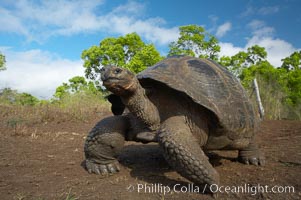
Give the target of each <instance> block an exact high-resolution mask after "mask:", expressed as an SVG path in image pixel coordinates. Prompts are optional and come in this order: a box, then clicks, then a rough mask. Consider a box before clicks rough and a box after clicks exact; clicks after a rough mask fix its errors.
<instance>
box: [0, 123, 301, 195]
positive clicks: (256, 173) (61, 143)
mask: <svg viewBox="0 0 301 200" xmlns="http://www.w3.org/2000/svg"><path fill="white" fill-rule="evenodd" d="M95 123H96V120H94V121H92V122H90V123H84V122H83V123H79V122H74V123H72V122H64V123H48V124H39V125H36V126H35V127H23V129H22V127H21V128H18V127H17V129H16V130H15V129H12V128H10V127H8V126H6V125H5V124H2V125H1V126H0V131H1V133H0V134H1V136H0V199H1V200H2V199H69V200H70V199H105V200H110V199H123V200H127V199H138V200H141V199H213V198H212V196H211V195H209V194H202V191H200V192H199V193H197V192H193V190H192V189H189V187H193V186H192V185H191V184H190V183H189V181H187V180H186V179H184V178H182V177H181V176H180V175H178V174H177V173H176V172H174V171H173V170H172V169H171V168H170V167H169V166H168V165H167V163H166V162H165V160H164V158H163V157H162V154H161V152H160V149H159V148H158V146H157V144H155V143H153V144H147V145H144V144H140V143H134V142H128V143H127V146H126V147H125V148H124V151H123V152H122V153H121V155H120V158H119V160H120V163H121V167H122V169H121V172H119V173H118V174H116V175H112V176H109V177H102V176H98V175H95V174H88V173H87V172H86V171H85V169H84V168H83V167H82V163H83V161H84V155H83V144H84V141H85V136H86V135H87V133H88V131H89V130H90V129H91V128H92V127H93V126H94V124H95ZM24 129H26V130H24ZM259 136H260V138H261V140H260V141H259V143H260V145H261V148H262V150H263V151H264V153H265V155H266V159H267V164H266V166H264V167H256V166H249V165H243V164H241V163H239V162H237V161H236V155H237V152H235V151H227V152H220V151H217V152H215V153H216V154H213V156H212V158H211V162H212V163H213V164H214V166H215V168H216V169H217V171H218V172H219V173H220V176H221V185H222V186H229V187H231V189H235V187H238V186H241V187H246V189H249V192H246V191H244V192H245V193H242V192H241V191H240V192H239V193H238V192H236V193H235V192H233V191H232V192H229V193H219V195H218V197H219V199H300V198H301V122H300V121H264V122H263V123H262V128H261V131H260V133H259ZM138 184H142V185H139V186H143V187H144V188H143V189H141V190H140V191H139V192H138V188H137V187H138ZM177 184H180V185H177ZM257 185H261V186H264V187H265V186H267V187H268V189H269V190H270V189H271V188H272V187H273V186H279V187H280V188H279V187H278V189H279V190H281V191H282V190H285V188H284V187H285V186H293V187H294V192H293V191H292V188H291V192H289V191H288V188H286V192H285V191H283V192H282V193H272V192H269V193H267V192H263V191H261V192H258V193H256V194H254V193H255V192H252V191H254V187H255V186H257ZM174 186H176V191H173V187H174ZM168 187H169V188H170V189H171V190H172V191H171V192H169V193H167V194H165V195H164V194H163V192H164V188H165V190H167V189H168ZM181 187H182V189H183V192H178V190H180V188H181ZM185 189H188V190H189V191H187V192H185V191H184V190H185ZM193 189H195V190H197V188H196V187H195V186H194V188H193ZM222 189H223V188H222ZM240 189H241V188H240ZM276 189H277V188H276ZM200 190H202V189H201V188H200ZM223 191H224V189H223ZM281 191H280V192H281Z"/></svg>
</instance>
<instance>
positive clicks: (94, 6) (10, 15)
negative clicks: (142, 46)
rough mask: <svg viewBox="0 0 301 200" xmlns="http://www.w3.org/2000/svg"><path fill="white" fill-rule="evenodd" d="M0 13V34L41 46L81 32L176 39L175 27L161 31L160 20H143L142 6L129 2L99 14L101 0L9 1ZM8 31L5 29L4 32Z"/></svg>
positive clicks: (166, 40)
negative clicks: (40, 44) (16, 35)
mask: <svg viewBox="0 0 301 200" xmlns="http://www.w3.org/2000/svg"><path fill="white" fill-rule="evenodd" d="M7 4H9V5H6V8H5V7H3V8H1V10H0V13H1V19H0V22H1V27H5V30H3V29H1V28H0V31H6V32H14V33H17V34H22V35H25V36H26V37H27V39H28V40H34V41H38V42H43V41H44V40H46V39H47V38H49V37H51V36H56V35H72V34H77V33H85V32H106V33H118V34H126V33H132V32H137V33H138V34H139V35H141V36H142V37H145V38H146V39H147V40H149V41H151V42H156V43H157V44H159V45H166V44H168V43H170V42H171V41H174V40H176V39H177V38H178V29H177V27H172V28H164V27H163V26H162V25H164V24H165V21H164V19H162V18H146V19H143V20H142V18H143V17H141V15H143V13H144V10H145V4H142V3H137V2H135V1H129V2H127V3H126V4H124V5H120V6H117V7H116V8H113V9H112V11H110V12H107V13H102V12H101V11H102V9H101V6H102V4H103V0H98V1H85V0H75V1H68V0H53V1H38V2H36V1H31V0H23V1H18V0H16V1H12V2H11V3H7ZM6 27H8V28H6Z"/></svg>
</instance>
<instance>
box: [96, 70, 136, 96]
mask: <svg viewBox="0 0 301 200" xmlns="http://www.w3.org/2000/svg"><path fill="white" fill-rule="evenodd" d="M101 80H102V82H103V85H104V86H105V87H106V88H107V89H108V90H109V91H111V92H112V93H114V94H116V95H118V96H125V95H130V94H132V93H134V92H135V91H136V89H137V86H138V80H137V78H136V75H135V74H134V73H133V72H131V71H129V70H128V69H125V68H121V67H116V66H107V67H103V68H102V69H101Z"/></svg>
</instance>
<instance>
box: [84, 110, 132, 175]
mask: <svg viewBox="0 0 301 200" xmlns="http://www.w3.org/2000/svg"><path fill="white" fill-rule="evenodd" d="M128 127H129V123H128V120H127V118H126V117H125V116H113V117H107V118H105V119H103V120H101V121H100V122H98V123H97V124H96V125H95V127H94V128H93V129H92V130H91V132H90V133H89V135H88V136H87V139H86V142H85V146H84V151H85V157H86V168H87V170H88V172H89V173H96V174H108V173H116V172H118V171H119V164H118V161H117V160H116V156H117V154H118V152H120V150H121V149H122V147H123V145H124V140H125V134H126V130H127V129H128Z"/></svg>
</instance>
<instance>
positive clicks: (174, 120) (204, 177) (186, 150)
mask: <svg viewBox="0 0 301 200" xmlns="http://www.w3.org/2000/svg"><path fill="white" fill-rule="evenodd" d="M158 140H159V144H160V146H161V147H162V149H163V154H164V157H165V159H166V160H167V162H168V163H169V165H171V166H172V167H173V168H174V169H175V170H176V171H177V172H178V173H179V174H181V175H182V176H183V177H185V178H187V179H188V180H190V181H192V182H194V183H196V184H200V185H203V186H204V185H205V184H208V186H210V185H212V184H219V175H218V173H217V171H216V170H215V169H214V168H213V167H212V165H211V164H210V163H209V160H208V157H207V156H206V155H205V153H204V152H203V151H202V149H201V148H200V146H199V142H198V141H197V140H196V139H195V138H194V137H193V135H192V133H191V132H190V128H189V127H188V126H187V125H186V124H185V121H184V120H183V117H181V116H175V117H171V118H169V119H167V120H166V121H165V122H164V123H163V124H162V126H161V129H160V131H159V136H158ZM207 188H209V187H207Z"/></svg>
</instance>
